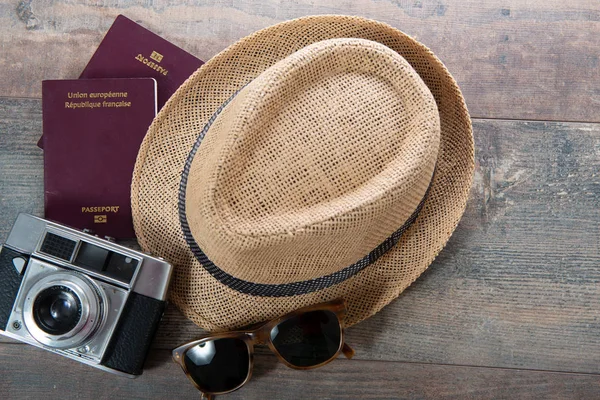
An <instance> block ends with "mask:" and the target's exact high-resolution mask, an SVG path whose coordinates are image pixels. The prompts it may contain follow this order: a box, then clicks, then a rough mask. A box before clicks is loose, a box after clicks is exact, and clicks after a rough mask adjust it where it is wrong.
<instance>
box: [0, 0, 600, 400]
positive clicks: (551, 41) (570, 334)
mask: <svg viewBox="0 0 600 400" xmlns="http://www.w3.org/2000/svg"><path fill="white" fill-rule="evenodd" d="M86 3H88V4H85V5H84V4H77V2H72V1H63V0H57V1H37V0H36V1H32V0H23V1H20V2H17V1H16V0H15V1H7V0H1V1H0V71H1V72H0V73H1V77H2V78H1V79H0V242H3V241H4V240H5V239H6V236H7V234H8V231H9V229H10V227H11V225H12V222H13V221H14V219H15V218H16V216H17V213H18V212H29V213H32V214H35V215H40V216H42V215H43V170H42V159H43V158H42V157H43V153H42V151H41V150H40V149H38V148H37V147H36V141H37V139H38V137H39V136H40V134H41V132H42V116H41V100H40V97H41V81H42V80H43V79H71V78H76V77H78V76H79V73H80V72H81V71H82V69H83V68H84V66H85V64H86V63H87V61H88V60H89V58H90V56H91V55H92V53H93V52H94V50H95V48H96V47H97V46H98V44H99V43H100V40H101V39H102V37H103V35H104V33H105V32H106V31H107V29H108V28H109V26H110V25H111V23H112V22H113V20H114V18H115V17H116V16H117V15H118V14H121V13H122V14H125V15H126V16H128V17H129V18H131V19H133V20H135V21H137V22H139V23H141V24H142V25H144V26H146V27H147V28H149V29H151V30H152V31H154V32H156V33H157V34H159V35H161V36H163V37H165V38H166V39H168V40H170V41H172V42H173V43H175V44H177V45H179V46H181V47H183V48H184V49H186V50H188V51H189V52H191V53H193V54H195V55H197V56H198V57H200V58H202V59H204V60H208V59H209V58H210V57H211V56H213V55H214V54H216V53H217V52H219V51H220V50H222V49H223V48H225V47H226V46H228V45H229V44H231V43H233V42H234V41H236V40H237V39H239V38H241V37H243V36H245V35H248V34H250V33H251V32H253V31H255V30H257V29H260V28H263V27H266V26H269V25H272V24H274V23H277V22H279V21H283V20H286V19H291V18H295V17H300V16H303V15H310V14H352V15H361V16H365V17H370V18H374V19H378V20H380V21H383V22H386V23H389V24H391V25H393V26H395V27H397V28H399V29H401V30H403V31H404V32H406V33H408V34H410V35H412V36H414V37H415V38H417V39H418V40H419V41H421V42H422V43H424V44H426V45H427V46H428V47H429V48H431V49H432V50H433V51H434V52H435V53H436V54H437V55H438V57H440V59H441V60H442V61H444V63H445V64H446V66H447V67H448V69H449V70H450V71H451V73H452V74H453V75H454V77H455V78H456V79H457V81H458V83H459V85H460V86H461V88H462V90H463V93H464V95H465V97H466V101H467V105H468V107H469V109H470V112H471V116H472V117H473V127H474V135H475V144H476V170H475V179H474V185H473V188H472V191H471V198H470V201H469V203H468V207H467V210H466V212H465V216H464V218H463V220H462V221H461V223H460V225H459V226H458V228H457V230H456V232H455V233H454V235H453V236H452V238H451V240H450V242H449V243H448V246H447V247H446V248H445V249H444V251H443V252H442V253H441V254H440V256H439V257H438V259H437V260H436V261H435V262H434V263H433V265H432V266H431V267H430V268H429V269H428V270H427V271H426V272H425V273H424V274H423V275H422V276H421V277H420V278H419V279H418V280H417V282H416V283H415V284H414V285H413V286H411V287H410V288H409V289H408V290H406V291H405V292H404V293H403V294H402V295H401V296H400V297H399V298H398V299H397V300H395V301H394V302H392V303H391V304H390V305H389V306H388V307H386V308H385V309H384V310H383V311H382V312H381V313H379V314H377V315H376V316H374V317H372V318H370V319H369V320H367V321H365V322H363V323H361V324H358V325H357V326H355V327H352V328H350V329H349V330H348V342H349V343H350V344H351V345H352V346H353V347H354V348H355V349H356V358H355V359H353V360H345V359H339V360H337V361H335V362H333V363H332V364H330V365H328V366H326V367H324V368H322V369H318V370H313V371H295V370H290V369H288V368H286V367H284V366H283V365H281V364H278V363H277V362H276V360H275V357H273V356H272V355H270V354H268V353H267V352H261V353H260V354H259V355H258V357H257V365H256V370H255V372H254V376H253V378H252V380H251V381H250V383H249V384H248V385H247V386H245V387H244V388H242V389H241V390H239V391H237V392H235V393H233V394H231V395H228V396H227V397H224V398H230V399H242V398H247V399H278V398H280V399H321V398H347V399H360V398H385V399H391V398H411V399H429V398H430V399H440V398H458V399H464V398H507V399H515V398H536V399H539V398H551V399H564V398H599V397H600V375H598V374H600V285H599V283H600V265H599V264H600V263H599V261H600V254H599V250H600V226H599V224H598V222H599V221H600V213H599V211H598V209H599V206H600V3H599V2H597V1H595V0H577V1H565V0H526V1H524V0H355V1H347V0H344V1H339V2H334V1H318V0H294V1H293V2H284V1H277V0H262V1H256V2H252V1H248V0H229V1H194V0H191V1H187V2H185V4H182V5H178V4H177V3H178V2H168V1H156V2H154V1H152V2H148V1H145V2H139V4H138V3H137V2H135V1H129V0H113V1H98V2H96V1H93V2H86ZM200 333H201V330H200V329H199V328H197V327H196V326H195V325H193V324H192V323H190V322H189V321H187V320H186V319H185V318H184V317H183V316H182V315H181V314H180V313H179V312H178V311H177V310H176V309H175V308H174V307H170V308H169V309H168V312H167V314H166V316H165V319H164V320H163V323H162V325H161V327H160V330H159V333H158V335H157V338H156V341H155V343H154V345H153V350H152V351H151V353H150V356H149V360H148V362H147V365H146V370H145V373H144V375H142V376H141V377H140V378H138V379H136V380H128V379H125V378H119V377H115V376H113V375H110V374H107V373H105V372H102V371H99V370H96V369H94V368H92V367H88V366H84V365H81V364H79V363H77V362H74V361H71V360H67V359H64V358H62V357H59V356H56V355H54V354H51V353H48V352H45V351H42V350H39V349H35V348H32V347H30V346H27V345H23V344H19V343H17V342H15V341H12V340H8V339H6V338H2V339H0V398H2V399H6V398H34V399H35V398H44V399H49V398H52V399H54V398H56V399H71V398H102V399H109V398H144V399H145V398H153V399H164V398H198V393H197V391H196V390H195V389H194V388H193V387H192V385H191V384H190V383H189V382H188V381H187V379H186V377H185V376H184V375H183V373H181V371H180V369H179V367H177V366H176V365H175V364H173V363H172V362H171V361H170V352H169V351H170V349H172V348H173V347H175V346H176V345H178V344H180V343H183V342H185V341H186V340H190V339H192V338H194V337H196V336H197V335H199V334H200Z"/></svg>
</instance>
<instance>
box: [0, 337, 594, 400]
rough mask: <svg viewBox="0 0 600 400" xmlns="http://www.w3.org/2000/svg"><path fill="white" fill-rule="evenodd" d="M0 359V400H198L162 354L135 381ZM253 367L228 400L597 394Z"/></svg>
mask: <svg viewBox="0 0 600 400" xmlns="http://www.w3.org/2000/svg"><path fill="white" fill-rule="evenodd" d="M0 357H1V358H2V360H3V361H2V363H1V364H0V394H2V395H3V398H11V399H12V398H44V399H48V400H50V399H60V400H63V399H65V400H66V399H79V398H95V399H113V398H126V399H165V398H177V399H187V398H195V399H197V398H198V397H199V395H198V392H197V391H196V389H194V387H193V386H192V384H191V383H190V382H188V380H187V378H186V377H185V375H184V374H183V372H182V371H181V369H180V368H179V366H177V365H175V364H174V363H173V362H171V361H170V354H169V352H167V351H165V350H157V351H154V352H152V353H151V354H150V357H149V360H148V361H147V363H146V370H145V372H144V374H143V375H142V376H141V377H139V378H137V379H134V380H131V379H127V378H120V377H115V376H112V375H110V374H108V373H107V372H103V371H99V370H96V369H94V368H92V367H89V366H86V365H82V364H80V363H77V362H75V361H72V360H68V359H65V358H63V357H60V356H57V355H55V354H51V353H48V352H45V351H43V350H40V349H35V348H32V347H27V346H24V345H3V346H0ZM255 361H256V363H255V368H254V371H253V376H252V379H251V380H250V381H249V382H248V384H247V385H246V386H244V387H243V388H241V389H240V390H238V391H236V392H234V393H231V394H229V395H227V397H226V398H227V399H232V400H234V399H260V400H262V399H311V400H312V399H324V398H326V399H515V398H518V399H540V398H543V399H565V398H569V399H586V398H595V397H597V395H598V392H599V391H600V376H597V375H580V374H564V373H552V372H537V371H519V370H508V369H499V368H473V367H459V366H447V365H446V366H443V365H427V364H409V363H390V362H377V361H355V360H351V361H348V360H336V361H334V362H333V363H331V364H329V365H327V366H325V367H322V368H320V369H316V370H309V371H296V370H292V369H290V368H287V367H285V366H283V365H282V364H280V363H277V361H276V358H275V357H274V356H270V355H269V356H266V355H265V356H257V357H256V360H255ZM108 380H110V383H109V384H107V382H108Z"/></svg>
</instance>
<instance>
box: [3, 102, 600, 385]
mask: <svg viewBox="0 0 600 400" xmlns="http://www.w3.org/2000/svg"><path fill="white" fill-rule="evenodd" d="M39 109H40V101H39V100H26V99H0V199H1V200H0V201H1V207H0V242H2V241H4V240H5V238H6V236H7V234H8V231H9V229H10V226H11V224H12V222H13V221H14V219H15V217H16V215H17V213H18V212H19V211H27V212H33V213H34V214H37V215H41V214H42V206H43V204H42V189H41V188H42V160H41V154H42V153H41V151H40V150H39V149H37V147H35V142H36V140H37V137H38V135H39V130H40V129H39V128H40V113H39ZM474 129H475V139H476V156H477V160H476V161H477V166H476V172H475V183H474V186H473V189H472V194H471V199H470V201H469V204H468V207H467V211H466V213H465V216H464V218H463V220H462V221H461V223H460V225H459V227H458V229H457V230H456V232H455V234H454V235H453V236H452V238H451V240H450V242H449V244H448V245H447V247H446V248H445V249H444V251H443V252H442V253H441V254H440V256H439V258H438V259H437V260H436V261H435V262H434V264H433V265H432V266H431V267H430V269H429V270H428V271H427V272H426V273H425V274H424V275H423V276H421V277H420V278H419V280H418V281H417V282H416V283H415V284H414V285H413V286H412V287H411V288H409V289H408V290H407V291H405V293H404V294H403V295H402V296H400V298H399V299H398V300H396V301H394V302H393V303H392V304H391V305H390V306H388V307H386V308H385V309H384V310H383V311H382V312H381V313H379V314H377V315H376V316H374V317H372V318H371V319H369V320H367V321H365V322H363V323H361V324H359V325H357V326H356V327H353V328H350V329H349V331H348V341H349V343H350V344H351V345H353V346H354V347H355V348H356V350H357V355H356V357H357V358H358V359H362V360H387V361H411V362H428V363H440V364H458V365H477V366H495V367H510V368H528V369H544V370H554V371H576V372H594V373H598V372H600V364H598V357H597V355H598V348H599V346H600V335H598V331H599V329H600V309H599V307H598V304H600V285H599V282H600V268H598V261H599V260H600V254H599V246H600V227H599V226H598V221H599V220H600V215H599V209H600V157H598V154H599V152H600V124H578V123H546V122H525V121H522V122H518V121H496V120H476V121H474ZM200 333H201V330H200V329H199V328H197V327H195V325H193V324H191V323H190V322H189V321H187V320H186V319H185V318H183V317H182V316H181V314H180V313H179V312H178V311H177V310H175V309H174V308H173V307H170V308H169V311H168V312H167V315H166V316H165V319H164V320H163V323H162V325H161V327H160V330H159V333H158V335H157V339H156V341H155V344H154V346H155V347H156V348H162V349H171V348H173V347H175V346H177V345H178V344H181V343H183V342H185V341H188V340H191V339H193V338H195V337H196V336H198V335H199V334H200Z"/></svg>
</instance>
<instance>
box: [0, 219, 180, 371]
mask: <svg viewBox="0 0 600 400" xmlns="http://www.w3.org/2000/svg"><path fill="white" fill-rule="evenodd" d="M171 271H172V266H171V265H170V264H169V263H167V262H165V261H164V260H161V259H158V258H155V257H151V256H148V255H147V254H144V253H141V252H138V251H134V250H131V249H128V248H126V247H123V246H119V245H117V244H115V243H112V242H111V241H109V240H105V239H100V238H98V237H96V236H93V235H91V234H88V233H84V232H80V231H77V230H75V229H71V228H67V227H65V226H62V225H59V224H56V223H53V222H50V221H46V220H44V219H41V218H37V217H34V216H31V215H28V214H19V216H18V217H17V220H16V222H15V224H14V225H13V227H12V230H11V231H10V234H9V236H8V239H7V240H6V243H5V244H4V246H3V247H2V248H1V250H0V333H1V334H3V335H5V336H8V337H11V338H13V339H17V340H20V341H22V342H25V343H29V344H32V345H34V346H37V347H41V348H43V349H46V350H49V351H52V352H55V353H58V354H61V355H63V356H65V357H69V358H72V359H74V360H78V361H81V362H83V363H85V364H89V365H92V366H94V367H97V368H100V369H103V370H106V371H109V372H113V373H116V374H121V375H125V376H128V377H135V376H136V375H140V374H141V373H142V366H143V364H144V360H145V358H146V353H147V352H148V348H149V347H150V343H151V341H152V338H153V336H154V333H155V332H156V329H157V327H158V324H159V322H160V319H161V317H162V315H163V312H164V309H165V305H166V301H165V300H166V294H167V288H168V286H169V280H170V278H171Z"/></svg>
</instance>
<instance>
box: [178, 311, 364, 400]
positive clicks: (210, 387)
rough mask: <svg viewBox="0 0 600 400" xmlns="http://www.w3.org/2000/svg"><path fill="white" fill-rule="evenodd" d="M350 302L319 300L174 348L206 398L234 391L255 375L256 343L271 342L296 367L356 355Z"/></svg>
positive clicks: (285, 362) (284, 360) (320, 364)
mask: <svg viewBox="0 0 600 400" xmlns="http://www.w3.org/2000/svg"><path fill="white" fill-rule="evenodd" d="M345 314H346V305H345V302H344V300H342V299H338V300H333V301H330V302H327V303H321V304H315V305H312V306H309V307H304V308H301V309H299V310H296V311H293V312H291V313H289V314H286V315H284V316H282V317H279V318H276V319H274V320H271V321H268V322H263V323H261V324H258V326H257V325H255V326H254V327H251V328H249V329H248V330H241V331H235V332H227V333H222V334H214V335H209V336H206V337H203V338H201V339H198V340H194V341H193V342H190V343H187V344H184V345H183V346H180V347H178V348H176V349H175V350H173V360H174V361H175V362H176V363H177V364H179V365H180V366H181V368H182V369H183V372H185V374H186V375H187V377H188V378H189V379H190V380H191V381H192V383H193V384H194V385H195V386H196V388H197V389H198V390H200V391H201V392H202V394H203V398H206V399H209V400H210V399H212V398H213V396H214V395H217V394H224V393H229V392H233V391H234V390H237V389H239V388H240V387H242V386H243V385H244V384H245V383H246V382H248V380H249V379H250V376H251V375H252V365H253V363H254V359H253V358H254V345H255V344H266V345H267V346H269V348H270V349H271V351H273V353H275V355H276V356H277V357H278V358H279V360H281V362H283V363H284V364H285V365H287V366H288V367H290V368H294V369H311V368H317V367H320V366H322V365H325V364H327V363H329V362H330V361H332V360H334V359H335V358H336V357H337V356H338V355H339V354H340V353H344V355H345V356H346V357H347V358H352V356H353V355H354V350H352V349H351V348H350V346H348V345H347V344H345V343H344V328H343V324H342V322H343V320H344V315H345Z"/></svg>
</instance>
